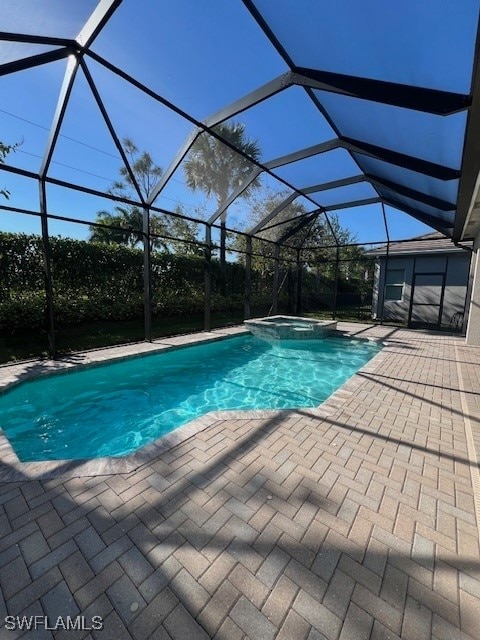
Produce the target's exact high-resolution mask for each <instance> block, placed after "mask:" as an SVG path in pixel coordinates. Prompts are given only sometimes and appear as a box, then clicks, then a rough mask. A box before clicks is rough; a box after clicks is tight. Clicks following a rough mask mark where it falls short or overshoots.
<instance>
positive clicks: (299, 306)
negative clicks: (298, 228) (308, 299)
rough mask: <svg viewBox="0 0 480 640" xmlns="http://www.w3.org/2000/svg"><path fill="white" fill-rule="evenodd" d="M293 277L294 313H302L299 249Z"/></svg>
mask: <svg viewBox="0 0 480 640" xmlns="http://www.w3.org/2000/svg"><path fill="white" fill-rule="evenodd" d="M296 271H297V273H296V276H297V277H296V279H295V315H297V316H298V315H300V314H301V313H302V263H301V262H300V249H297V269H296Z"/></svg>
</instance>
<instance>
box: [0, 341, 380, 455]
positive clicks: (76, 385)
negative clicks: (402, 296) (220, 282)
mask: <svg viewBox="0 0 480 640" xmlns="http://www.w3.org/2000/svg"><path fill="white" fill-rule="evenodd" d="M380 348H381V347H380V346H379V345H378V344H374V343H370V342H367V341H360V340H348V339H344V338H325V339H323V340H308V341H305V342H304V341H282V342H281V344H270V343H268V342H266V341H264V340H261V339H259V338H255V337H254V336H251V335H247V336H239V337H235V338H229V339H227V340H221V341H218V342H211V343H208V344H203V345H195V346H190V347H186V348H182V349H178V350H175V351H169V352H165V353H159V354H156V355H150V356H146V357H143V358H135V359H131V360H126V361H123V362H118V363H116V364H108V365H106V366H99V367H95V368H90V369H84V370H79V371H75V372H73V373H69V374H62V375H56V376H50V377H46V378H40V379H37V380H34V381H30V382H26V383H24V384H22V385H20V386H17V387H15V388H14V389H12V390H11V391H8V392H7V393H5V394H4V395H2V396H0V427H1V428H2V429H3V430H4V432H5V434H6V435H7V437H8V439H9V440H10V443H11V444H12V446H13V448H14V449H15V451H16V453H17V455H18V457H19V458H20V460H23V461H28V460H60V459H80V458H94V457H99V456H121V455H124V454H126V453H130V452H132V451H134V450H136V449H138V448H139V447H141V446H143V445H145V444H147V443H149V442H152V441H153V440H155V439H156V438H158V437H160V436H162V435H164V434H166V433H169V432H170V431H172V430H173V429H176V428H177V427H179V426H180V425H182V424H185V423H186V422H188V421H189V420H192V419H193V418H196V417H198V416H201V415H202V414H204V413H207V412H208V411H212V410H219V409H286V408H293V407H314V406H318V405H319V404H320V403H322V402H323V401H324V400H326V399H327V398H328V396H330V395H331V394H332V393H333V392H334V391H335V389H337V388H338V387H339V386H340V385H341V384H343V383H344V382H345V381H346V380H347V379H348V378H350V376H352V375H353V374H354V373H355V371H357V370H358V369H359V368H360V367H361V366H363V365H364V364H365V363H366V362H367V361H368V360H370V358H372V357H373V356H374V355H375V354H376V353H377V352H378V351H379V349H380Z"/></svg>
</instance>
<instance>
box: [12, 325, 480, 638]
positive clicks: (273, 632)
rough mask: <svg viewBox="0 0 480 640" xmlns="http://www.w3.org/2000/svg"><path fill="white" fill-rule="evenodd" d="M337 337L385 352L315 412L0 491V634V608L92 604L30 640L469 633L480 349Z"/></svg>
mask: <svg viewBox="0 0 480 640" xmlns="http://www.w3.org/2000/svg"><path fill="white" fill-rule="evenodd" d="M342 328H343V329H345V330H348V331H350V332H352V333H357V334H358V335H359V337H360V336H361V337H368V336H369V335H370V336H386V337H387V339H388V341H389V344H388V346H387V347H386V348H385V349H384V351H383V352H382V353H381V354H380V355H379V356H378V358H379V360H378V363H379V364H377V365H376V366H375V367H368V366H367V367H366V369H365V370H363V371H362V372H360V373H359V374H357V375H356V376H355V377H354V378H353V379H352V380H351V382H349V383H347V385H346V386H345V387H344V388H342V389H341V390H340V391H339V392H338V393H337V394H335V395H334V396H333V397H332V398H331V399H330V400H329V401H328V402H327V403H326V404H325V405H324V406H323V408H322V411H320V412H315V411H309V410H292V411H289V412H279V413H276V414H274V413H272V414H271V415H268V416H267V417H262V418H258V417H256V418H249V417H248V416H247V414H246V417H244V418H243V419H239V418H228V419H219V420H218V421H217V422H215V423H214V424H213V425H212V426H210V427H208V428H206V429H205V430H204V431H202V432H201V433H199V434H197V435H195V436H193V437H191V438H190V439H188V440H187V441H186V442H183V443H182V444H180V445H178V446H176V447H174V448H173V449H170V450H169V451H167V452H164V453H163V454H161V455H160V456H159V457H158V458H156V459H154V460H152V461H151V462H149V463H148V464H144V465H143V466H142V467H140V468H139V469H137V470H136V471H134V472H132V473H130V474H123V475H109V476H97V477H80V478H78V477H71V478H68V477H66V478H65V477H63V478H56V479H50V480H41V481H39V480H29V479H28V478H25V480H24V481H19V482H10V483H3V484H0V536H1V538H0V584H1V588H2V594H3V598H2V600H1V601H0V625H2V628H0V637H1V638H2V639H3V638H5V639H11V640H14V639H15V638H20V637H23V635H24V634H25V632H24V631H23V632H21V631H19V630H18V629H17V630H8V629H7V628H5V627H4V626H3V620H4V618H5V616H6V615H13V616H17V615H18V616H23V615H27V616H29V615H40V616H48V620H49V622H52V621H55V620H56V619H57V617H58V616H63V617H66V616H68V615H70V616H77V615H82V616H85V619H86V620H87V622H88V621H90V620H91V618H92V617H93V616H95V615H98V616H101V617H102V618H103V621H104V629H103V630H102V631H96V630H88V629H86V630H83V631H82V630H76V631H68V632H67V631H61V630H60V631H56V632H55V633H52V631H49V630H42V629H38V630H37V631H35V632H31V633H30V635H29V636H28V637H32V638H35V639H36V638H39V639H42V640H43V639H44V638H52V637H55V638H70V639H72V640H73V639H74V638H89V639H95V640H100V639H101V640H110V639H111V640H123V639H124V638H133V639H134V640H147V639H150V638H151V639H152V640H153V639H167V638H173V639H174V640H180V639H182V638H185V639H188V640H197V639H198V640H201V639H202V638H219V639H220V638H221V639H224V640H236V639H237V638H238V639H240V638H250V639H251V640H270V639H273V638H278V639H279V640H280V639H292V640H304V639H308V640H320V639H323V638H328V639H329V640H336V639H340V640H350V639H351V640H362V639H368V638H372V639H376V640H380V639H385V640H386V639H394V638H405V639H407V640H409V639H410V640H423V639H425V640H427V639H430V638H434V639H436V640H447V639H459V640H460V639H465V640H466V639H468V638H479V637H480V553H479V530H478V520H477V515H478V513H477V512H476V510H475V500H477V506H478V505H479V504H480V503H479V497H480V496H479V493H478V492H479V491H480V486H478V483H477V479H478V468H477V470H476V471H475V468H474V463H475V459H476V454H475V447H477V450H478V451H477V454H478V453H480V349H478V348H477V349H474V348H466V347H465V346H464V343H463V340H462V339H460V338H453V337H451V336H446V335H434V334H427V333H422V332H410V331H405V330H395V329H391V328H387V327H377V328H368V327H362V326H360V325H342ZM462 387H463V391H462V392H461V389H462ZM466 416H467V417H466ZM472 469H473V471H472ZM476 474H477V475H476ZM476 492H477V493H476Z"/></svg>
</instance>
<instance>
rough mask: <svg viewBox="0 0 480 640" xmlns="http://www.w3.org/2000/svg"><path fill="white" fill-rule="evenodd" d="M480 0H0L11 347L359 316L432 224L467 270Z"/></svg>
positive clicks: (0, 228) (1, 247) (475, 215)
mask: <svg viewBox="0 0 480 640" xmlns="http://www.w3.org/2000/svg"><path fill="white" fill-rule="evenodd" d="M479 5H480V0H467V1H465V2H462V3H461V5H459V4H457V3H453V2H444V3H438V2H435V1H434V0H422V2H414V1H413V0H408V1H406V2H402V3H400V4H398V5H395V6H393V5H392V4H391V3H386V2H384V1H383V0H371V1H370V2H354V1H353V0H341V1H339V2H335V3H319V2H314V1H313V0H300V1H299V2H295V3H293V2H287V1H286V0H280V1H278V2H275V3H273V2H268V1H267V0H234V1H232V2H228V3H227V2H223V1H222V0H212V1H211V2H208V3H205V2H197V1H194V0H179V1H178V2H172V3H161V4H159V3H158V2H155V1H154V0H148V1H146V2H142V3H140V4H139V3H137V2H134V1H133V0H123V1H121V0H100V2H96V1H95V0H84V1H83V2H74V1H72V0H43V1H38V0H18V1H17V2H11V1H10V0H0V15H1V16H2V18H1V27H0V28H1V29H2V31H1V32H0V76H1V78H0V87H1V89H0V90H1V95H2V103H1V105H0V143H1V146H0V151H1V153H0V158H1V162H0V170H1V173H0V190H1V195H0V274H1V275H0V277H1V287H0V325H1V329H2V334H3V337H2V338H1V339H0V340H3V341H4V344H3V345H0V348H3V351H4V355H3V356H2V358H3V359H9V358H12V357H25V356H30V355H39V354H40V353H42V352H45V353H46V352H48V353H49V354H50V355H51V356H53V357H55V356H56V355H57V353H59V352H65V351H75V350H79V349H82V348H85V347H88V346H106V345H109V344H114V343H118V342H122V341H123V342H125V341H129V340H141V339H145V340H152V339H153V338H156V337H158V336H160V335H165V334H168V333H170V334H174V333H180V332H185V331H192V330H202V329H207V330H208V329H211V328H213V327H218V326H224V325H227V324H232V323H238V322H241V321H242V320H243V319H246V318H250V317H252V316H256V315H262V316H264V315H268V314H275V313H294V314H296V315H298V314H302V313H310V314H314V315H317V316H319V317H325V318H339V319H342V318H348V319H363V320H367V321H372V292H373V283H374V271H375V259H374V257H373V256H374V255H375V251H372V249H378V248H379V247H382V251H383V253H386V256H387V260H388V250H389V245H390V243H391V242H395V243H396V244H397V243H398V242H403V241H405V243H408V242H409V241H410V240H411V239H412V238H418V237H419V236H425V235H427V234H429V233H431V232H432V231H437V232H440V233H441V234H443V235H444V236H446V237H447V238H451V240H452V242H453V243H455V244H456V245H457V246H459V247H464V249H465V251H466V252H468V253H469V255H470V254H472V253H473V260H472V273H473V271H474V270H475V268H477V270H478V266H477V267H475V264H477V265H478V260H477V254H476V253H475V250H477V249H478V244H479V240H478V239H479V237H480V235H479V234H480V214H479V210H480V208H478V207H477V206H476V197H477V196H476V194H477V186H476V185H477V178H478V175H479V169H480V143H479V140H480V130H479V129H480V126H479V125H480V104H479V102H480V83H479V77H478V75H479V69H478V24H479ZM475 239H476V244H475V245H474V250H473V252H472V249H471V246H472V244H471V240H475ZM417 243H418V240H417ZM477 253H478V251H477ZM475 261H477V262H475ZM477 281H478V282H479V284H478V285H475V286H478V289H479V290H476V289H475V286H473V288H472V287H470V289H469V291H468V294H467V299H466V300H465V316H468V313H469V308H470V299H471V300H475V299H477V298H476V297H475V296H479V297H480V277H478V278H477ZM474 308H475V309H478V308H479V305H478V304H476V303H475V304H472V309H474ZM472 313H478V311H476V312H474V311H472ZM377 315H378V318H377V319H378V320H379V321H382V314H381V313H380V314H377ZM479 326H480V323H479ZM447 328H448V327H447ZM455 328H458V322H457V325H456V327H455ZM86 335H87V336H89V337H88V339H87V340H86V341H85V336H86ZM479 340H480V337H479ZM25 345H27V346H25Z"/></svg>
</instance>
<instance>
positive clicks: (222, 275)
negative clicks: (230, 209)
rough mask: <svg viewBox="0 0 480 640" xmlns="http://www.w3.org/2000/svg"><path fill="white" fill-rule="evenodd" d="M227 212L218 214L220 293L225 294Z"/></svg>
mask: <svg viewBox="0 0 480 640" xmlns="http://www.w3.org/2000/svg"><path fill="white" fill-rule="evenodd" d="M226 245H227V212H226V211H225V212H224V213H222V215H221V216H220V295H222V296H226V295H227V258H226Z"/></svg>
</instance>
